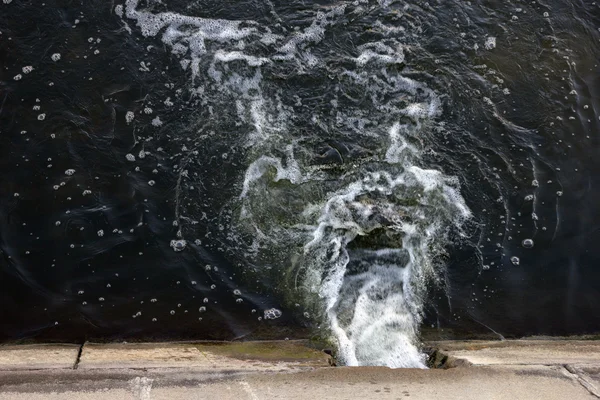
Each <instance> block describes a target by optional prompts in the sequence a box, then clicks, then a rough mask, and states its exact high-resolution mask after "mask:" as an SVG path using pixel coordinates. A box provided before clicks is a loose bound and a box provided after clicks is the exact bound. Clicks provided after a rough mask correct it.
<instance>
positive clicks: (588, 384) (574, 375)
mask: <svg viewBox="0 0 600 400" xmlns="http://www.w3.org/2000/svg"><path fill="white" fill-rule="evenodd" d="M563 368H564V369H565V370H566V375H567V376H569V377H570V378H571V379H573V380H576V381H577V382H579V384H580V385H581V386H583V387H584V388H585V389H586V390H587V391H588V392H589V393H590V394H591V395H593V396H595V397H597V398H599V399H600V391H599V390H598V388H597V387H596V385H594V382H593V381H592V379H591V378H590V377H589V376H587V374H586V373H585V372H583V371H582V370H580V369H579V368H577V367H575V366H573V365H569V364H564V365H563Z"/></svg>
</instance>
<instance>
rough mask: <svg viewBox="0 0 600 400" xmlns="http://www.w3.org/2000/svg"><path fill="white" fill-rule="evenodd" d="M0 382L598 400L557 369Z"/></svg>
mask: <svg viewBox="0 0 600 400" xmlns="http://www.w3.org/2000/svg"><path fill="white" fill-rule="evenodd" d="M71 372H72V373H70V374H68V377H67V376H66V375H67V374H65V373H64V371H62V373H61V372H60V371H58V370H55V371H43V373H42V374H40V373H34V372H33V371H28V372H26V373H25V375H23V374H20V375H19V374H16V373H15V372H11V374H12V376H7V375H6V374H0V400H38V399H61V400H62V399H64V400H71V399H73V400H80V399H81V400H92V399H111V400H133V399H136V400H140V399H142V400H159V399H165V400H167V399H168V400H180V399H181V400H188V399H223V400H246V399H248V400H262V399H292V400H293V399H302V400H304V399H386V400H392V399H408V400H410V399H413V400H419V399H423V400H430V399H436V398H443V399H450V400H452V399H457V400H458V399H460V400H481V399H486V400H487V399H497V400H503V399H507V400H508V399H510V400H521V399H522V400H526V399H532V400H537V399H545V400H565V399H577V400H585V399H597V398H596V397H595V396H594V395H592V394H591V393H590V392H589V391H588V390H586V388H584V387H583V386H582V385H581V384H580V383H579V382H577V380H575V379H573V378H571V377H570V376H567V375H565V374H564V373H563V371H562V370H561V368H560V367H558V366H551V367H548V366H490V367H476V368H454V369H449V370H414V369H410V370H407V369H404V370H401V369H397V370H391V369H387V368H376V367H371V368H368V367H360V368H323V369H318V370H313V371H308V372H299V373H294V374H290V373H284V374H273V373H270V374H265V373H261V374H252V375H243V376H239V375H238V376H229V377H227V376H221V377H214V376H213V377H209V376H207V375H198V374H194V373H191V372H190V371H186V370H179V369H164V370H161V369H151V370H148V371H143V370H136V371H132V370H127V371H124V370H115V371H110V372H109V371H108V370H85V371H81V370H76V371H71Z"/></svg>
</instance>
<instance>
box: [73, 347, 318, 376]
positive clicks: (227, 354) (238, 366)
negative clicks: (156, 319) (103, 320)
mask: <svg viewBox="0 0 600 400" xmlns="http://www.w3.org/2000/svg"><path fill="white" fill-rule="evenodd" d="M329 358H330V357H329V356H328V355H327V354H325V353H323V352H321V351H317V350H314V349H312V348H309V347H307V346H306V345H305V342H303V341H268V342H234V343H220V342H204V343H191V344H187V343H186V344H183V343H121V344H94V343H91V344H86V345H85V346H84V347H83V351H82V353H81V358H80V361H79V366H78V368H79V369H114V368H117V369H118V368H194V369H196V370H209V371H210V370H222V371H243V370H253V371H279V370H288V369H302V368H316V367H328V366H329V365H330V363H329Z"/></svg>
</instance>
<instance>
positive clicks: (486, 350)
mask: <svg viewBox="0 0 600 400" xmlns="http://www.w3.org/2000/svg"><path fill="white" fill-rule="evenodd" d="M429 345H430V346H432V347H435V348H437V349H439V350H440V351H442V352H443V353H444V354H446V355H448V356H451V357H455V358H458V359H462V360H466V361H468V362H470V363H471V364H473V365H557V364H592V365H600V341H597V340H504V341H478V340H471V341H442V342H431V343H429Z"/></svg>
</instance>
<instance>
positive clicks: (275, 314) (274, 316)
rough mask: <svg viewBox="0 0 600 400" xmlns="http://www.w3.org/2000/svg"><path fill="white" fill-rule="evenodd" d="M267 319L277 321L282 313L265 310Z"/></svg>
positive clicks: (271, 309) (274, 309)
mask: <svg viewBox="0 0 600 400" xmlns="http://www.w3.org/2000/svg"><path fill="white" fill-rule="evenodd" d="M264 314H265V319H277V318H279V317H281V315H282V312H281V311H280V310H278V309H276V308H270V309H268V310H265V313H264Z"/></svg>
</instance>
